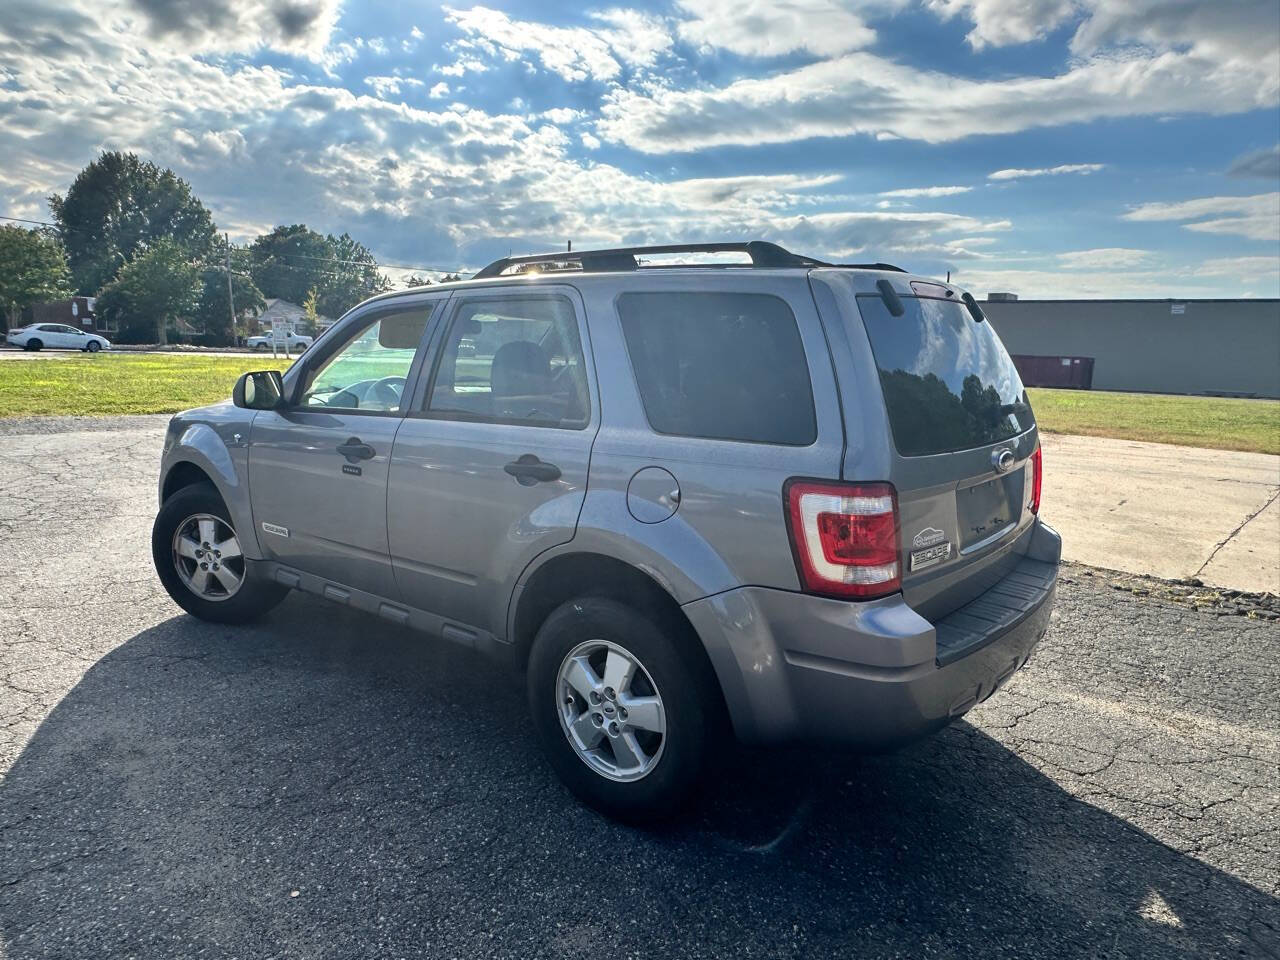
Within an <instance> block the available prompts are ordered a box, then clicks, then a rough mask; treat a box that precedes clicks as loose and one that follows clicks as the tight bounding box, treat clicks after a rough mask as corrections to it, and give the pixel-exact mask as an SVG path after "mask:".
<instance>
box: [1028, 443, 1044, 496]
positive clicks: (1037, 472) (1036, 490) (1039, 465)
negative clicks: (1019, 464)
mask: <svg viewBox="0 0 1280 960" xmlns="http://www.w3.org/2000/svg"><path fill="white" fill-rule="evenodd" d="M1043 480H1044V461H1043V460H1042V459H1041V457H1040V444H1038V443H1037V444H1036V452H1035V453H1033V454H1031V512H1032V513H1039V512H1040V484H1041V482H1042V481H1043Z"/></svg>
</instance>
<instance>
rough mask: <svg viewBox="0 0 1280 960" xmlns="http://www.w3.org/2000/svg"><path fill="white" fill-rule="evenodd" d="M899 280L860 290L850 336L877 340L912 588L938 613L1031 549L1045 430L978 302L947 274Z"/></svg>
mask: <svg viewBox="0 0 1280 960" xmlns="http://www.w3.org/2000/svg"><path fill="white" fill-rule="evenodd" d="M894 287H895V288H897V289H896V291H889V292H887V293H886V292H883V291H882V292H879V293H874V294H872V293H858V294H857V295H856V302H857V306H858V314H859V315H860V317H861V320H862V326H863V329H864V330H865V334H866V335H865V339H863V338H860V337H858V336H856V335H855V331H849V333H850V346H851V348H852V349H853V350H855V351H856V350H858V349H859V346H860V344H868V345H869V346H870V352H871V357H872V358H873V360H874V365H875V370H876V373H877V375H878V380H879V387H880V394H881V396H882V397H883V410H884V414H885V415H886V417H887V421H888V433H889V440H890V441H891V446H892V448H893V451H894V452H893V455H892V456H891V457H890V458H889V461H888V467H889V471H890V475H889V477H888V479H889V480H890V481H891V482H892V483H893V485H894V487H895V488H896V490H897V496H898V510H899V519H900V523H901V528H900V529H901V533H900V545H901V550H902V586H903V594H904V597H905V599H906V600H907V602H908V603H909V604H911V606H912V607H913V608H915V609H916V610H917V611H919V612H920V613H921V614H922V615H924V616H925V617H927V618H929V619H937V618H939V617H944V616H946V615H947V614H949V613H951V612H952V611H954V610H955V609H957V608H958V607H960V606H962V605H964V604H966V603H968V602H969V601H970V600H972V599H973V598H975V597H976V596H978V595H979V594H981V593H983V592H985V591H986V590H988V589H990V588H991V587H992V586H994V585H995V583H997V582H998V581H999V580H1001V579H1002V578H1003V577H1005V576H1007V575H1008V573H1009V572H1010V571H1011V570H1012V568H1013V567H1014V566H1015V565H1016V563H1017V561H1018V559H1019V557H1020V556H1021V555H1022V554H1024V553H1025V552H1026V548H1027V543H1028V541H1029V539H1030V536H1029V534H1030V527H1031V525H1032V524H1033V522H1034V515H1033V505H1032V498H1033V487H1034V484H1033V480H1034V477H1033V473H1034V470H1036V469H1039V467H1038V462H1037V463H1036V464H1034V465H1033V454H1036V451H1037V449H1038V438H1037V434H1036V429H1035V419H1034V417H1033V415H1032V412H1031V407H1030V405H1029V404H1028V402H1027V397H1026V391H1025V390H1024V389H1023V385H1022V381H1021V379H1020V378H1019V377H1018V371H1017V370H1016V369H1015V367H1014V365H1013V361H1012V360H1011V359H1010V358H1009V354H1008V353H1007V352H1006V350H1005V348H1004V345H1003V344H1002V343H1001V342H1000V338H999V336H998V335H997V334H996V332H995V330H993V329H992V327H991V324H990V323H987V322H986V321H985V319H980V318H981V316H982V314H981V311H980V309H979V308H978V307H977V305H976V304H975V305H973V307H972V309H971V308H970V307H969V306H967V305H966V303H965V302H962V301H961V300H960V298H959V296H958V295H957V293H956V291H954V290H953V289H951V288H949V287H945V286H942V285H941V284H934V283H924V282H920V281H915V282H909V281H906V280H905V279H900V280H896V282H895V283H894ZM897 291H900V293H898V295H897V296H895V295H894V293H895V292H897ZM844 312H845V313H846V315H847V314H848V312H849V311H844ZM849 413H850V414H851V415H852V413H853V412H852V411H849ZM869 418H870V416H869V414H867V413H865V412H864V413H863V415H862V419H863V420H864V422H865V421H866V420H867V419H869ZM848 419H852V416H851V417H849V418H848ZM1037 461H1038V455H1037ZM856 479H861V478H856Z"/></svg>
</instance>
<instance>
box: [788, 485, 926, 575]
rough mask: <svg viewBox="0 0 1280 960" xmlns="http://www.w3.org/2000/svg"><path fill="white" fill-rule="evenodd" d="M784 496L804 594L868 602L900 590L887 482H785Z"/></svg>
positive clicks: (893, 498)
mask: <svg viewBox="0 0 1280 960" xmlns="http://www.w3.org/2000/svg"><path fill="white" fill-rule="evenodd" d="M784 494H785V496H786V501H787V522H788V528H789V530H790V532H791V548H792V551H793V552H794V553H795V557H796V567H797V568H798V569H799V572H800V583H801V585H802V586H803V587H804V589H805V590H806V591H807V592H809V593H820V594H825V595H827V596H831V597H840V598H843V599H850V598H853V599H859V600H868V599H871V598H873V597H883V596H886V595H888V594H890V593H896V592H897V591H898V590H900V589H902V562H901V557H900V555H899V552H898V498H897V494H896V493H895V492H894V489H893V487H892V486H891V485H890V484H887V483H831V482H822V481H816V480H789V481H788V482H787V486H786V488H785V490H784Z"/></svg>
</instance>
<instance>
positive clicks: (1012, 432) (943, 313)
mask: <svg viewBox="0 0 1280 960" xmlns="http://www.w3.org/2000/svg"><path fill="white" fill-rule="evenodd" d="M902 304H903V306H904V307H905V308H906V313H904V314H903V315H902V316H900V317H895V316H893V315H892V314H891V313H890V312H889V309H888V307H886V306H885V303H884V300H882V299H881V298H880V297H879V296H876V295H869V296H860V297H858V307H859V309H860V310H861V312H862V320H863V323H864V325H865V326H866V330H867V336H868V337H869V338H870V340H871V351H872V353H873V354H874V355H875V360H876V367H877V368H878V369H879V371H880V384H881V389H882V390H883V391H884V402H885V407H886V409H887V410H888V413H889V424H890V426H891V428H892V429H893V439H894V442H895V444H896V445H897V447H898V452H899V453H900V454H901V455H902V456H904V457H919V456H927V455H929V454H935V453H949V452H951V451H954V450H968V449H971V448H973V447H981V446H985V445H987V444H990V443H997V442H999V441H1001V440H1007V439H1008V438H1010V437H1014V436H1017V435H1018V434H1020V433H1023V432H1024V431H1026V430H1029V429H1031V427H1032V426H1034V425H1035V420H1034V418H1033V417H1032V415H1031V407H1030V406H1029V405H1028V403H1027V396H1026V391H1025V390H1024V389H1023V386H1022V380H1021V378H1020V377H1019V376H1018V371H1017V369H1016V368H1015V367H1014V365H1013V361H1012V360H1011V359H1009V354H1008V353H1007V352H1006V351H1005V349H1004V344H1002V343H1001V342H1000V338H999V337H998V336H997V335H996V332H995V331H994V330H993V329H992V328H991V324H990V323H987V322H985V321H983V322H979V321H977V320H974V319H973V316H972V315H971V314H970V313H969V311H968V309H967V308H966V307H965V306H964V305H963V304H960V303H956V302H953V301H949V300H933V299H926V298H917V297H903V298H902Z"/></svg>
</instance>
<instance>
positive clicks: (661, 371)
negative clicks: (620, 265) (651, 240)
mask: <svg viewBox="0 0 1280 960" xmlns="http://www.w3.org/2000/svg"><path fill="white" fill-rule="evenodd" d="M618 314H619V316H620V317H621V318H622V333H623V336H624V337H625V338H626V341H627V352H628V353H629V354H630V356H631V365H632V367H633V368H634V369H635V374H636V381H637V383H638V385H639V387H640V398H641V401H642V402H643V403H644V411H645V415H646V416H647V417H648V418H649V425H650V426H652V427H653V429H654V430H656V431H658V432H659V433H667V434H675V435H677V436H683V437H706V438H710V439H715V440H742V441H746V442H749V443H773V444H785V445H788V446H807V445H809V444H811V443H813V442H814V440H816V439H817V436H818V427H817V419H816V416H815V414H814V409H813V389H812V387H811V386H810V384H809V367H808V364H806V363H805V358H804V346H803V345H802V344H801V342H800V331H799V329H798V328H797V327H796V318H795V315H794V314H793V313H792V312H791V308H790V307H788V306H787V305H786V303H785V302H783V301H782V300H779V299H778V298H777V297H773V296H768V295H764V294H753V293H625V294H623V295H622V296H621V297H619V298H618Z"/></svg>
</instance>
